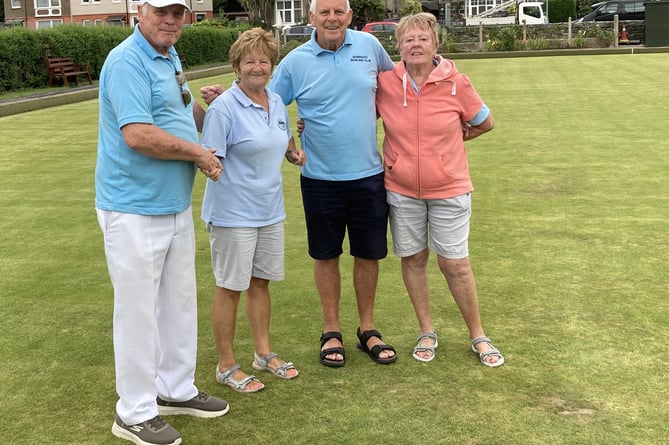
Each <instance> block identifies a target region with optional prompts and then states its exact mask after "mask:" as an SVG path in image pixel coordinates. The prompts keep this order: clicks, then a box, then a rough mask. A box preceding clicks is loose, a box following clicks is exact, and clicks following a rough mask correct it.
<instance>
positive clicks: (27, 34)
mask: <svg viewBox="0 0 669 445" xmlns="http://www.w3.org/2000/svg"><path fill="white" fill-rule="evenodd" d="M244 29H246V27H243V28H239V27H236V28H214V27H208V26H188V27H186V28H184V31H183V34H182V36H181V38H180V39H179V41H178V42H177V45H176V48H177V51H178V52H179V53H180V54H187V58H188V63H189V65H205V64H216V63H225V62H227V61H228V51H229V49H230V46H231V45H232V43H233V42H234V41H235V40H236V39H237V37H238V36H239V33H240V32H241V31H243V30H244ZM131 33H132V28H127V27H121V26H94V27H84V26H77V25H62V26H57V27H55V28H51V29H43V30H28V29H25V28H18V27H15V28H10V29H7V30H4V31H0V91H12V90H20V89H25V88H43V87H46V86H47V82H48V79H49V70H48V68H47V67H46V64H45V57H46V55H47V53H48V54H50V55H52V56H56V57H65V56H71V57H73V58H74V60H75V61H76V62H77V63H82V64H87V65H88V69H89V71H90V73H91V76H92V77H93V79H98V78H99V75H100V70H101V69H102V64H103V63H104V61H105V58H106V57H107V54H108V53H109V51H110V50H111V49H112V48H114V47H115V46H116V45H118V44H119V43H120V42H121V41H123V39H125V38H126V37H128V36H129V35H130V34H131Z"/></svg>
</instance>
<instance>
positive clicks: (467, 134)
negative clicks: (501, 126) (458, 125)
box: [463, 114, 495, 141]
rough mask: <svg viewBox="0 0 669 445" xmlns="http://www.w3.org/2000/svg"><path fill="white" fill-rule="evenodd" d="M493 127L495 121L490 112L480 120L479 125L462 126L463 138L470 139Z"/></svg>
mask: <svg viewBox="0 0 669 445" xmlns="http://www.w3.org/2000/svg"><path fill="white" fill-rule="evenodd" d="M493 128H495V121H494V120H493V118H492V114H488V117H486V118H485V120H484V121H483V122H481V124H480V125H477V126H475V127H474V126H472V125H468V124H465V126H464V128H463V132H464V134H463V139H464V140H465V141H469V140H472V139H474V138H477V137H479V136H481V135H482V134H484V133H487V132H489V131H490V130H492V129H493Z"/></svg>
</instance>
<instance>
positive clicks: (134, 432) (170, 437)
mask: <svg viewBox="0 0 669 445" xmlns="http://www.w3.org/2000/svg"><path fill="white" fill-rule="evenodd" d="M111 432H112V434H113V435H114V436H116V437H118V438H120V439H125V440H129V441H130V442H132V443H134V444H136V445H179V444H180V443H181V435H179V432H178V431H177V430H175V429H174V428H172V427H171V426H170V425H169V424H168V423H167V422H165V421H164V420H163V419H161V418H160V417H159V416H156V417H154V418H153V419H150V420H147V421H145V422H142V423H138V424H137V425H126V424H125V423H123V421H122V420H121V418H120V417H119V416H118V415H116V420H115V421H114V424H113V425H112V429H111Z"/></svg>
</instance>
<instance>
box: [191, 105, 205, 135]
mask: <svg viewBox="0 0 669 445" xmlns="http://www.w3.org/2000/svg"><path fill="white" fill-rule="evenodd" d="M193 120H195V126H196V127H197V131H199V132H200V133H202V125H203V124H204V108H202V106H201V105H200V104H199V103H197V102H195V103H194V104H193Z"/></svg>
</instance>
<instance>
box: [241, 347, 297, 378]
mask: <svg viewBox="0 0 669 445" xmlns="http://www.w3.org/2000/svg"><path fill="white" fill-rule="evenodd" d="M253 356H254V357H255V360H254V361H253V363H251V366H252V367H253V369H255V370H256V371H268V372H271V373H272V374H274V375H275V376H277V377H279V378H280V379H286V380H290V379H294V378H295V377H297V376H298V375H300V373H299V372H297V369H295V366H294V365H293V362H288V363H284V364H283V365H281V366H279V367H277V368H270V366H269V362H270V360H272V359H273V358H274V357H278V356H279V354H277V353H276V352H270V353H269V354H267V355H262V356H261V355H258V354H257V353H255V352H254V353H253ZM290 369H295V371H296V373H295V375H291V376H289V375H288V370H290Z"/></svg>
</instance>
